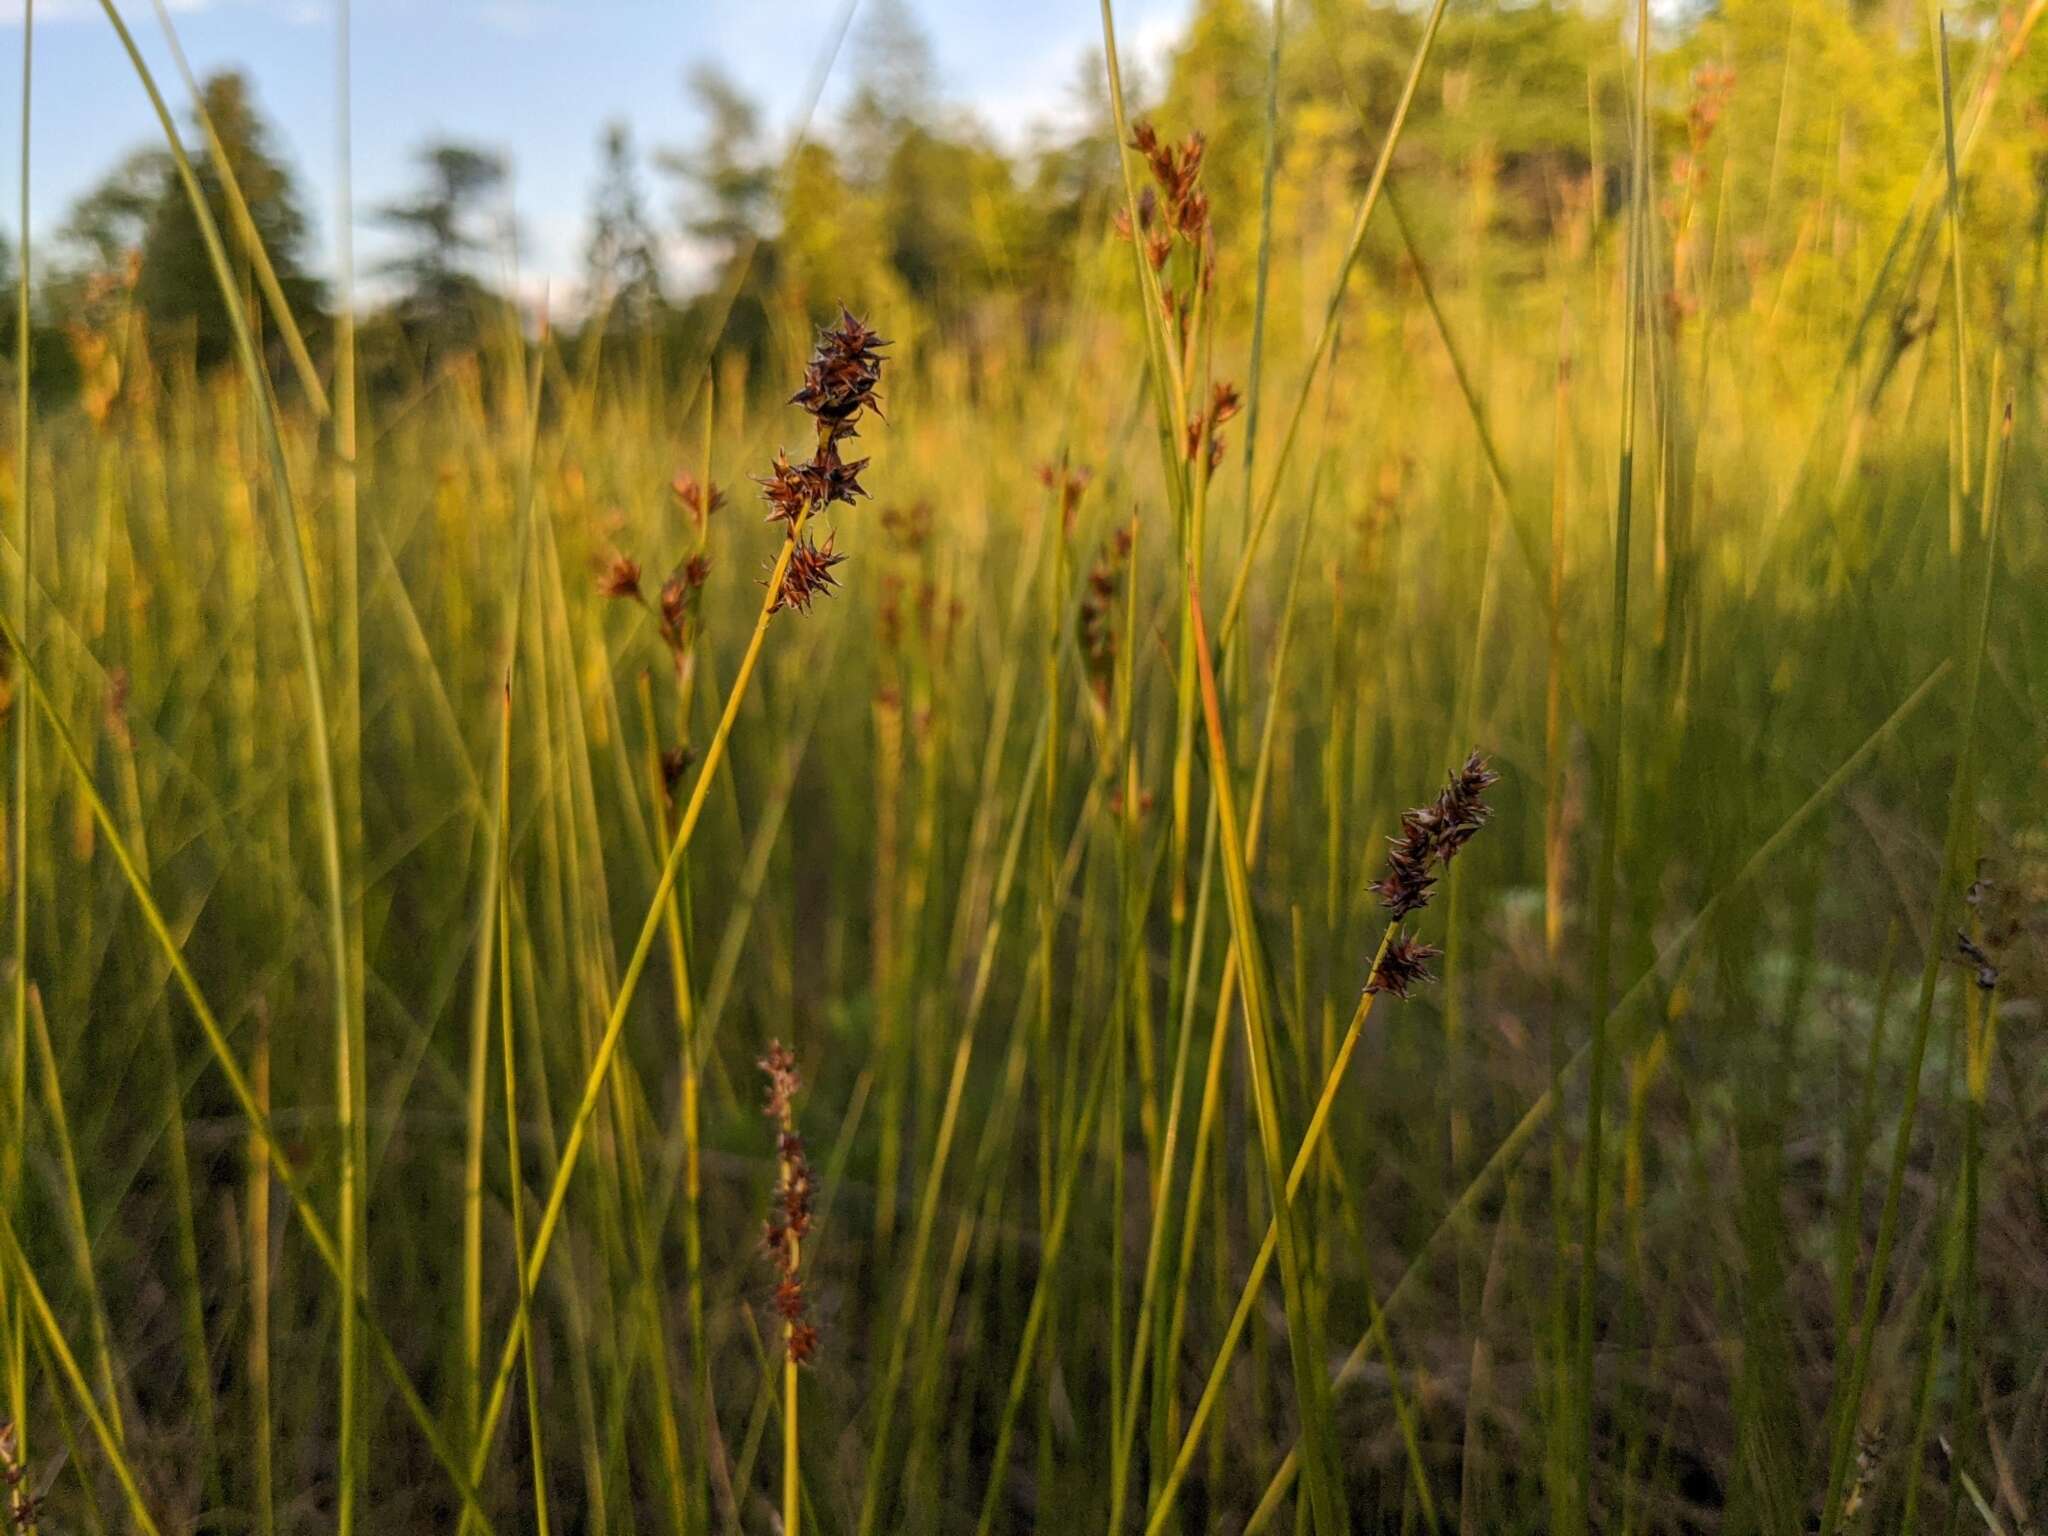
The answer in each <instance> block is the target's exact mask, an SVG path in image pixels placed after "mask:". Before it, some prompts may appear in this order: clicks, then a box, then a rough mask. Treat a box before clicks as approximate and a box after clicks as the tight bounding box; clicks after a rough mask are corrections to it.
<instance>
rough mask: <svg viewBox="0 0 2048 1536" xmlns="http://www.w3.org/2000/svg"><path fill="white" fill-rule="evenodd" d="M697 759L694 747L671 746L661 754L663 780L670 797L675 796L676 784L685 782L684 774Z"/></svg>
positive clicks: (663, 785)
mask: <svg viewBox="0 0 2048 1536" xmlns="http://www.w3.org/2000/svg"><path fill="white" fill-rule="evenodd" d="M695 761H697V753H696V750H695V749H694V748H692V747H687V746H682V747H670V748H668V749H667V750H666V751H665V752H663V753H662V754H661V782H662V787H663V788H665V789H666V790H667V791H668V794H669V798H670V799H671V800H673V799H674V798H675V793H676V786H677V785H678V784H680V783H682V782H683V775H684V774H686V773H688V772H689V771H690V764H692V763H694V762H695Z"/></svg>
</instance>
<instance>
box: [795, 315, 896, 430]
mask: <svg viewBox="0 0 2048 1536" xmlns="http://www.w3.org/2000/svg"><path fill="white" fill-rule="evenodd" d="M888 345H889V343H888V342H886V341H884V340H883V339H882V338H881V337H880V336H878V335H876V334H875V333H874V332H873V331H871V330H869V329H868V327H867V326H866V325H865V324H863V323H862V322H861V321H859V320H856V319H855V318H854V317H853V314H852V313H851V312H850V311H849V310H847V309H846V308H845V306H843V305H842V306H841V307H840V310H839V323H838V324H837V325H836V326H831V327H828V328H827V329H825V330H822V331H820V332H819V333H818V345H817V349H816V350H815V351H813V352H812V353H811V360H810V362H809V363H808V364H806V365H805V367H804V383H803V388H801V389H799V390H798V391H797V392H796V393H795V394H793V395H791V396H790V397H789V402H790V404H791V405H800V406H802V407H803V408H804V409H805V410H806V411H808V412H810V413H811V415H812V417H813V418H815V419H816V420H817V421H818V422H819V424H820V426H821V428H822V429H824V436H825V438H826V440H827V441H831V440H834V439H836V438H840V437H846V436H850V435H851V434H852V430H853V423H854V422H855V420H856V419H858V417H859V416H860V413H861V412H862V411H863V410H869V409H872V410H873V411H874V412H875V414H876V415H878V416H879V415H881V405H880V403H879V401H878V399H877V397H876V395H875V386H876V385H877V384H878V383H880V382H881V379H882V356H881V351H882V348H884V347H886V346H888Z"/></svg>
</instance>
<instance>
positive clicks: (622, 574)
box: [597, 554, 641, 602]
mask: <svg viewBox="0 0 2048 1536" xmlns="http://www.w3.org/2000/svg"><path fill="white" fill-rule="evenodd" d="M597 590H598V591H599V592H600V593H601V594H602V595H604V596H605V597H609V598H630V599H632V600H633V601H635V602H639V601H641V596H640V562H639V561H637V560H634V559H631V558H630V557H628V556H626V555H620V554H615V555H613V556H612V558H611V560H610V562H609V563H608V564H607V565H606V566H605V567H604V569H603V570H602V571H601V572H599V573H598V578H597Z"/></svg>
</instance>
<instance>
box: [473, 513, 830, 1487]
mask: <svg viewBox="0 0 2048 1536" xmlns="http://www.w3.org/2000/svg"><path fill="white" fill-rule="evenodd" d="M809 521H810V512H809V510H808V509H806V510H805V511H804V512H802V513H800V514H799V515H798V516H797V518H796V519H795V521H794V522H792V523H791V525H790V529H789V533H788V535H787V536H786V537H785V538H784V539H783V543H782V549H781V552H780V553H778V554H777V555H776V557H775V564H774V565H773V566H772V567H771V568H770V569H769V572H768V579H767V591H766V593H765V594H764V595H763V597H762V599H761V609H760V613H759V615H758V616H757V617H756V619H755V621H754V632H753V635H752V636H751V637H750V638H749V639H748V641H747V649H746V652H745V654H744V655H742V656H741V658H740V665H739V670H738V671H737V672H736V673H735V674H734V676H733V681H732V687H731V689H730V691H729V692H728V693H727V694H726V699H725V708H724V710H723V711H722V712H721V713H720V715H719V719H718V728H717V729H716V730H715V731H714V732H713V733H712V736H711V740H710V742H709V744H708V745H707V746H706V747H705V749H704V761H703V764H702V765H701V766H700V767H699V768H698V770H697V779H696V783H695V784H694V785H693V786H692V788H691V790H690V799H689V803H688V804H687V805H686V806H685V807H684V809H683V814H682V818H681V820H680V821H678V823H677V824H676V834H675V838H674V840H673V841H672V842H671V843H670V844H669V851H668V857H667V859H666V860H665V861H664V862H663V864H662V869H661V877H660V879H659V880H658V881H656V883H655V888H654V898H653V900H652V901H651V902H650V903H649V904H648V908H647V915H646V917H645V918H644V919H643V920H642V922H641V925H640V936H639V938H638V939H637V940H635V942H634V945H633V953H632V956H631V958H630V959H628V961H627V962H626V969H625V972H624V973H623V975H621V977H620V979H619V986H618V991H617V993H616V995H615V996H614V998H613V1000H612V1008H611V1014H610V1017H609V1018H607V1019H606V1021H605V1026H604V1031H603V1034H602V1035H601V1036H600V1037H599V1039H598V1043H597V1049H596V1051H595V1053H594V1054H593V1056H592V1058H591V1062H590V1068H589V1071H588V1074H587V1075H586V1077H585V1079H584V1084H583V1093H582V1097H581V1099H580V1100H579V1101H578V1103H577V1105H576V1113H575V1115H574V1116H573V1118H572V1119H571V1120H570V1122H569V1132H568V1135H567V1136H566V1137H565V1138H564V1139H563V1142H562V1153H561V1158H560V1160H559V1162H558V1163H557V1165H556V1168H555V1177H554V1181H553V1183H552V1184H551V1185H550V1186H549V1189H548V1197H547V1200H546V1202H545V1203H544V1204H543V1205H542V1207H541V1217H540V1225H539V1226H538V1227H537V1228H535V1230H534V1238H533V1251H532V1253H531V1254H530V1255H529V1256H528V1259H527V1265H526V1274H527V1285H528V1286H529V1287H530V1288H534V1287H538V1285H539V1283H540V1277H541V1274H542V1271H543V1268H544V1266H545V1265H546V1263H547V1256H548V1249H549V1246H550V1245H551V1244H552V1243H553V1241H554V1236H555V1229H556V1227H557V1226H558V1225H559V1224H560V1222H561V1219H562V1207H563V1205H564V1203H565V1202H566V1201H567V1199H568V1196H569V1183H570V1180H571V1179H572V1178H573V1177H574V1175H575V1172H576V1164H577V1161H578V1159H579V1158H580V1157H581V1155H582V1151H583V1148H584V1145H585V1143H586V1141H587V1139H588V1137H589V1134H590V1122H591V1118H592V1116H593V1115H595V1114H596V1112H597V1105H598V1102H599V1098H600V1096H601V1095H602V1094H603V1092H604V1087H605V1082H606V1079H607V1077H608V1075H609V1073H610V1071H611V1065H612V1062H613V1060H614V1058H615V1057H616V1056H617V1053H618V1048H619V1037H620V1035H621V1033H622V1032H623V1031H624V1029H625V1026H626V1015H627V1013H628V1012H629V1011H630V1010H631V1008H632V1003H633V997H634V994H635V993H636V992H637V991H638V990H639V986H640V977H641V974H642V973H643V972H644V971H645V970H646V968H647V958H648V956H649V954H650V953H651V952H652V951H653V948H654V940H655V935H656V934H657V933H658V932H659V931H660V928H661V925H662V922H663V913H664V912H665V910H666V909H667V903H668V898H669V893H670V892H671V891H673V890H674V889H675V883H676V875H677V872H678V871H679V870H680V869H681V867H682V862H683V855H684V854H685V853H687V852H688V851H689V847H690V838H691V836H692V835H693V834H694V833H695V832H696V830H697V821H698V818H699V817H700V816H702V815H703V814H704V802H705V801H706V800H707V799H708V798H709V797H710V790H711V785H712V782H713V780H714V779H716V777H717V775H718V768H719V764H720V763H721V762H722V761H723V760H724V757H725V751H726V745H727V743H728V742H729V741H730V739H731V737H732V728H733V725H734V723H735V722H736V721H737V720H738V719H739V713H740V706H741V705H742V704H743V703H745V702H746V696H747V689H748V688H749V686H750V685H751V684H752V683H753V680H754V672H755V669H756V667H757V666H758V665H759V664H760V660H761V649H762V646H763V645H764V644H765V643H766V641H767V638H768V627H769V623H770V621H771V620H773V619H774V617H775V614H776V612H777V607H776V604H777V600H778V598H779V595H780V593H781V590H782V579H783V576H784V574H785V573H786V572H787V571H788V569H789V562H790V556H791V555H792V553H794V551H795V549H796V545H797V540H798V538H799V537H800V536H801V535H802V533H803V531H804V528H805V527H806V525H807V524H808V523H809ZM524 1334H525V1327H524V1324H523V1323H521V1322H520V1321H518V1320H516V1319H515V1320H514V1322H513V1324H512V1327H511V1328H510V1329H509V1330H508V1331H507V1332H506V1335H505V1343H504V1346H503V1348H502V1349H501V1350H500V1351H499V1354H498V1369H497V1374H496V1376H495V1377H494V1379H493V1380H492V1383H491V1390H490V1392H489V1393H488V1394H487V1395H486V1397H485V1400H484V1411H483V1418H482V1421H481V1423H480V1424H479V1426H478V1429H477V1436H476V1441H475V1444H474V1446H473V1447H472V1450H471V1455H470V1471H469V1474H468V1480H469V1482H471V1483H472V1484H473V1483H475V1482H476V1481H477V1480H478V1479H480V1478H481V1477H482V1476H483V1469H484V1466H485V1465H486V1463H487V1462H488V1459H489V1456H490V1447H491V1441H492V1440H493V1438H494V1437H495V1436H496V1434H497V1427H498V1420H499V1418H500V1416H501V1415H502V1414H503V1412H504V1407H505V1392H506V1388H507V1387H508V1386H510V1384H511V1375H512V1368H513V1366H514V1364H515V1363H516V1362H517V1360H518V1357H519V1351H520V1348H521V1344H522V1340H523V1337H524Z"/></svg>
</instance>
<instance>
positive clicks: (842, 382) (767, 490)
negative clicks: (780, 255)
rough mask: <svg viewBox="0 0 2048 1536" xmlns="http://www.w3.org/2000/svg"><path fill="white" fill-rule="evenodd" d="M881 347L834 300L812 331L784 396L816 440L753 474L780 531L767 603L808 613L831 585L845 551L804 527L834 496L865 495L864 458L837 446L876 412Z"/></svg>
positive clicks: (837, 498) (845, 500) (878, 409)
mask: <svg viewBox="0 0 2048 1536" xmlns="http://www.w3.org/2000/svg"><path fill="white" fill-rule="evenodd" d="M888 345H889V343H888V342H886V341H884V340H883V339H882V338H881V337H880V336H878V335H877V334H876V333H875V332H874V331H873V330H871V329H869V328H868V326H867V325H865V324H864V323H863V322H861V321H860V320H858V319H856V318H854V316H853V314H852V312H851V311H850V310H848V309H846V308H845V307H844V306H843V305H842V306H841V308H840V311H839V323H838V324H837V325H832V326H827V327H825V328H824V329H822V330H820V331H819V332H818V344H817V347H816V348H815V349H814V350H813V351H812V353H811V360H810V362H809V363H808V364H806V365H805V367H804V381H803V387H802V388H800V389H799V390H797V392H796V393H795V394H794V395H792V396H790V404H792V405H796V406H801V407H802V408H803V410H804V411H805V412H807V413H808V414H809V416H810V417H811V420H812V421H813V422H814V423H815V424H816V427H817V446H816V447H815V448H814V449H813V450H812V453H811V456H810V458H809V459H807V460H803V461H800V462H799V461H793V460H791V458H790V457H789V454H788V453H787V452H786V451H784V452H779V453H777V454H776V455H775V462H774V463H773V464H772V465H771V466H770V467H769V471H768V473H767V474H765V475H761V476H757V477H756V479H757V481H758V483H759V484H760V486H761V497H762V499H763V500H764V501H766V502H767V503H768V521H769V522H771V523H781V524H782V525H783V526H784V527H785V528H786V529H787V530H788V538H789V543H790V548H789V551H788V559H787V560H783V561H781V562H779V563H780V565H781V568H782V575H781V577H780V581H779V585H778V586H777V587H776V591H775V598H774V604H773V606H774V608H775V609H776V610H778V611H779V610H781V609H784V608H794V609H795V610H796V611H797V612H799V613H808V612H810V608H811V604H812V603H813V602H815V601H816V600H817V599H818V598H820V597H826V596H829V595H830V594H831V593H832V592H834V591H835V590H837V588H838V586H839V580H838V578H837V577H836V576H834V575H833V574H832V571H833V567H835V566H837V565H839V564H840V563H841V562H842V561H844V560H845V558H846V557H845V556H844V555H842V554H839V553H837V552H836V551H835V550H834V549H833V547H832V546H833V536H832V535H831V534H827V535H826V536H825V542H824V543H823V544H819V543H817V542H815V541H814V540H813V539H812V538H811V536H810V534H809V532H808V531H807V530H806V529H805V526H804V525H805V523H806V522H807V521H808V520H809V519H810V517H811V516H813V515H814V514H816V513H819V512H822V511H824V510H825V509H827V508H828V507H830V506H832V505H833V504H834V503H835V502H843V503H845V504H846V505H848V506H851V505H853V503H854V502H855V501H856V500H857V499H859V498H860V497H863V496H865V495H867V491H866V490H865V489H864V488H863V487H862V485H861V483H860V476H861V471H862V470H864V469H866V468H867V465H868V461H867V460H866V459H848V458H847V457H846V456H845V455H844V454H843V453H842V452H841V445H842V444H843V443H845V442H846V441H848V440H849V439H851V438H854V437H858V436H859V435H860V432H859V425H860V420H861V417H862V416H863V415H865V414H866V413H867V412H869V411H873V412H874V413H875V415H877V416H881V414H882V408H881V400H880V397H879V396H878V395H877V394H876V393H875V387H876V386H877V385H878V384H879V383H880V382H881V379H882V363H883V361H884V359H883V357H882V349H883V348H884V347H886V346H888ZM772 570H773V568H772V567H771V578H772Z"/></svg>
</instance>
